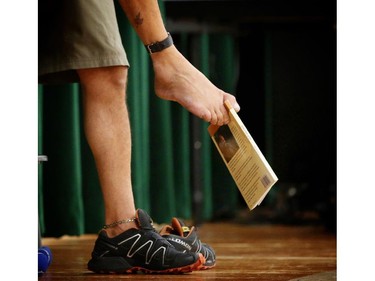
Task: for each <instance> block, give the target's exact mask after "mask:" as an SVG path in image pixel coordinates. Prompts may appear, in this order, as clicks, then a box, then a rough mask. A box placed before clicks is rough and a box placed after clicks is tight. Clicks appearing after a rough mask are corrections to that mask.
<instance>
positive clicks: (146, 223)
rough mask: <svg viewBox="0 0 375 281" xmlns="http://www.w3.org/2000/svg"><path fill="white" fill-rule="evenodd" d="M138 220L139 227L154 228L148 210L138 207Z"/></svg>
mask: <svg viewBox="0 0 375 281" xmlns="http://www.w3.org/2000/svg"><path fill="white" fill-rule="evenodd" d="M136 217H137V221H138V224H139V227H140V228H142V229H146V230H150V229H153V230H154V226H153V222H152V219H151V217H150V216H149V215H148V214H147V213H146V211H144V210H142V209H138V210H137V212H136Z"/></svg>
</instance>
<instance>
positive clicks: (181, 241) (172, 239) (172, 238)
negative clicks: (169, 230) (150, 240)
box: [167, 237, 191, 251]
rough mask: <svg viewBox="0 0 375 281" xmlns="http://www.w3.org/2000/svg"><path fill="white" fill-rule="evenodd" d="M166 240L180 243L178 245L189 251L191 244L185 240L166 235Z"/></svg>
mask: <svg viewBox="0 0 375 281" xmlns="http://www.w3.org/2000/svg"><path fill="white" fill-rule="evenodd" d="M167 240H169V241H172V242H175V243H177V244H180V245H182V246H184V247H185V248H186V249H188V250H189V251H191V246H190V245H189V244H188V243H186V242H185V241H183V240H181V239H179V238H174V237H167Z"/></svg>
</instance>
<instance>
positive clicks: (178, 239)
mask: <svg viewBox="0 0 375 281" xmlns="http://www.w3.org/2000/svg"><path fill="white" fill-rule="evenodd" d="M160 235H161V236H163V237H164V238H166V239H167V240H168V241H169V242H170V243H171V244H172V245H173V246H175V247H176V249H178V250H180V251H181V252H183V253H201V254H202V255H203V257H204V258H205V262H204V263H203V264H202V265H201V266H200V267H199V268H198V269H209V268H212V267H214V266H215V265H216V254H215V251H214V250H213V249H212V247H210V246H209V245H208V244H205V243H202V242H201V241H200V240H199V238H198V234H197V231H196V228H195V227H194V226H192V227H188V226H186V225H185V224H184V222H183V221H182V220H180V219H178V218H172V225H166V226H164V227H163V228H162V229H161V230H160Z"/></svg>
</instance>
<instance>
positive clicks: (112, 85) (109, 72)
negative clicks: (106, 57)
mask: <svg viewBox="0 0 375 281" xmlns="http://www.w3.org/2000/svg"><path fill="white" fill-rule="evenodd" d="M127 73H128V68H127V67H123V66H114V67H101V68H91V69H81V70H78V75H79V77H80V80H81V85H82V87H83V89H84V91H85V92H87V93H98V92H101V93H103V92H118V91H120V92H121V93H122V92H123V93H124V94H125V89H126V83H127Z"/></svg>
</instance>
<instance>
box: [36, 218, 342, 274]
mask: <svg viewBox="0 0 375 281" xmlns="http://www.w3.org/2000/svg"><path fill="white" fill-rule="evenodd" d="M198 232H199V235H200V237H201V240H202V241H203V242H206V243H208V244H210V245H211V246H213V247H214V249H215V250H216V253H217V265H216V267H215V268H213V269H210V270H206V271H199V272H192V273H188V274H182V275H162V276H161V275H146V274H135V275H134V274H133V275H126V274H125V275H119V274H112V275H103V274H95V273H92V272H90V271H88V270H87V269H86V264H87V261H88V260H89V259H90V254H91V251H92V247H93V244H94V241H95V239H96V235H83V236H80V237H68V236H65V237H62V238H43V240H42V242H43V245H45V246H49V247H50V248H51V250H52V254H53V261H52V264H51V266H50V268H49V269H48V271H47V273H45V274H44V275H43V276H42V277H40V278H39V280H41V281H42V280H72V281H73V280H80V281H82V280H122V279H131V280H156V279H158V280H160V279H162V280H196V281H200V280H237V281H239V280H257V281H266V280H267V281H270V280H275V281H281V280H284V281H287V280H291V279H296V278H300V277H306V278H307V276H310V275H314V274H320V275H319V276H320V279H319V280H327V281H328V280H329V281H330V280H336V235H334V234H331V233H327V232H326V231H325V230H324V229H323V228H321V227H316V226H299V227H296V226H283V225H240V224H231V223H206V224H204V225H202V226H201V227H200V228H199V229H198ZM317 276H318V275H317ZM322 276H323V277H322ZM321 278H323V279H321ZM324 278H326V279H324ZM301 280H303V279H301ZM306 280H312V279H306Z"/></svg>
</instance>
